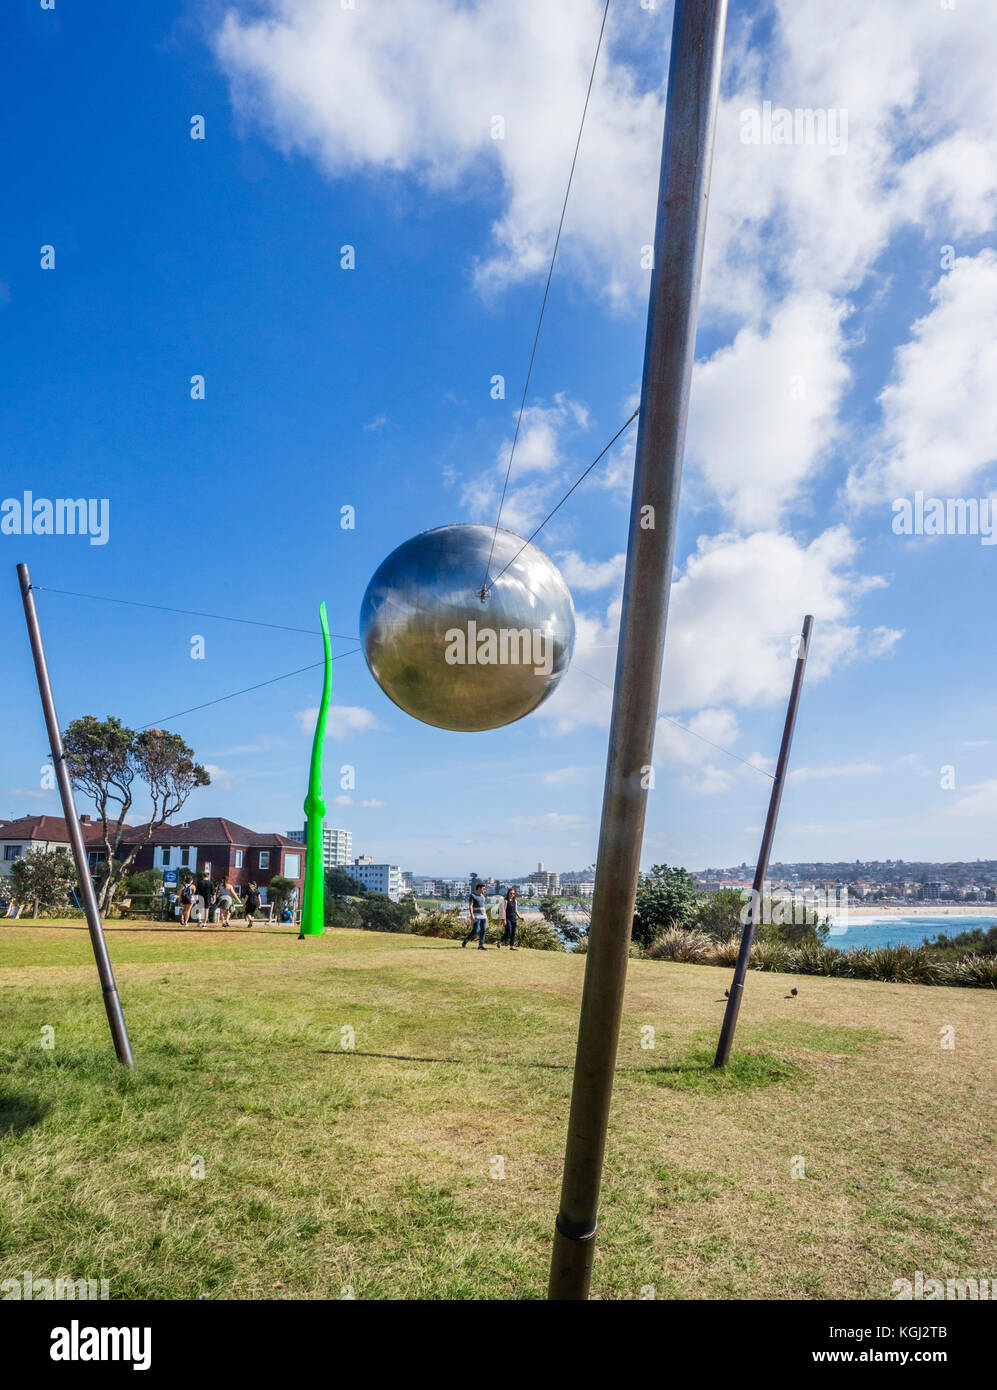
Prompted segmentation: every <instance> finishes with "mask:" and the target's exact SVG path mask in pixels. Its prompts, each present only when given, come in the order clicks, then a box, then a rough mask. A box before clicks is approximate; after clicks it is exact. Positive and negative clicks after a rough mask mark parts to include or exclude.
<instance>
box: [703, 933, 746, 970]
mask: <svg viewBox="0 0 997 1390" xmlns="http://www.w3.org/2000/svg"><path fill="white" fill-rule="evenodd" d="M740 949H741V938H740V936H728V937H726V938H725V939H724V940H723V941H714V943H713V950H712V951H711V952H710V963H711V965H736V964H737V955H738V952H739V951H740Z"/></svg>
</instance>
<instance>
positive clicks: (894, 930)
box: [827, 912, 997, 951]
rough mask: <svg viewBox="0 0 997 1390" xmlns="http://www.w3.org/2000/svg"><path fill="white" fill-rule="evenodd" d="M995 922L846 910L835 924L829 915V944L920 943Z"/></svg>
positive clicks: (848, 948)
mask: <svg viewBox="0 0 997 1390" xmlns="http://www.w3.org/2000/svg"><path fill="white" fill-rule="evenodd" d="M995 924H997V917H994V916H989V917H973V916H970V915H969V914H967V915H966V916H962V915H958V916H957V915H956V914H955V913H952V914H951V915H946V916H944V917H928V916H924V917H921V916H918V917H905V916H904V915H903V914H902V913H900V912H898V913H897V915H896V916H895V917H894V916H893V915H892V913H891V914H890V915H889V916H886V917H863V916H861V914H860V913H851V912H850V913H849V914H848V919H847V924H845V925H841V926H838V925H835V921H834V918H833V917H832V919H831V935H830V936H829V937H828V939H827V944H828V945H829V946H837V947H838V949H839V950H841V951H853V950H855V948H856V947H857V946H872V947H875V946H900V945H904V946H920V945H921V944H922V943H923V942H925V941H928V940H930V939H931V937H933V936H938V934H939V933H940V932H944V933H945V935H946V936H955V935H956V934H957V933H958V932H963V931H972V929H973V928H974V927H982V928H983V930H984V931H986V930H987V929H988V928H989V927H992V926H994V925H995Z"/></svg>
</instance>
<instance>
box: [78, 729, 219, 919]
mask: <svg viewBox="0 0 997 1390" xmlns="http://www.w3.org/2000/svg"><path fill="white" fill-rule="evenodd" d="M62 742H63V745H64V747H65V751H66V766H67V768H68V770H69V776H70V779H71V781H72V784H73V786H74V787H75V788H76V790H77V791H82V792H84V793H85V794H86V795H87V796H88V797H89V798H90V799H91V801H92V802H93V804H94V806H95V808H96V811H97V814H98V816H99V817H100V824H101V835H102V840H103V844H104V852H105V855H106V861H105V862H106V869H105V871H104V877H103V879H102V881H101V882H100V886H99V890H98V905H99V906H100V909H101V911H102V912H106V911H107V909H108V907H110V905H111V902H112V901H113V899H114V894H115V892H116V890H117V888H118V885H119V884H120V882H121V880H122V878H124V876H125V875H126V873H127V872H128V870H129V869H130V868H131V865H132V864H133V862H134V860H135V856H136V855H137V854H138V852H139V850H140V849H141V848H142V847H143V845H147V844H148V843H149V841H150V840H151V839H152V836H153V834H154V832H155V831H156V830H158V829H159V827H160V826H162V825H165V824H166V822H167V821H168V820H169V819H170V817H171V816H175V815H176V814H177V812H178V811H180V810H181V809H182V808H183V806H184V803H185V802H186V800H187V798H188V797H189V796H190V794H191V792H192V791H193V790H194V788H195V787H206V786H208V784H209V783H210V781H211V778H210V777H209V776H208V773H207V769H206V768H204V767H202V766H201V764H200V763H196V762H195V761H194V750H193V749H192V748H188V746H187V744H186V743H184V741H183V739H182V738H181V737H180V735H179V734H170V733H167V732H166V730H165V729H145V730H142V731H141V732H136V731H135V730H134V729H129V728H126V727H125V725H123V724H122V723H121V720H120V719H115V718H114V717H113V716H112V715H108V717H107V718H106V719H103V720H101V719H97V718H95V716H94V715H92V714H87V715H84V716H83V718H82V719H74V720H73V722H72V723H71V724H70V726H69V728H68V729H67V730H66V731H65V733H64V734H63V736H62ZM140 788H141V789H143V790H144V793H145V795H146V796H147V797H148V799H149V800H150V801H151V803H152V815H151V816H150V817H149V820H148V822H147V824H146V825H145V827H144V830H143V833H142V834H141V836H140V837H139V838H138V839H137V840H135V841H134V842H133V843H132V845H131V846H130V848H129V849H128V850H127V852H126V853H124V854H123V855H121V856H120V857H119V851H120V848H121V841H122V837H123V835H124V833H125V829H126V826H125V819H126V817H127V815H128V812H129V811H130V810H131V808H132V804H133V802H134V799H135V793H136V792H137V791H138V790H139V789H140Z"/></svg>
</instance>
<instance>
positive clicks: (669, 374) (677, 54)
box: [548, 0, 727, 1299]
mask: <svg viewBox="0 0 997 1390" xmlns="http://www.w3.org/2000/svg"><path fill="white" fill-rule="evenodd" d="M726 18H727V0H675V17H674V23H673V27H672V49H671V62H670V66H669V73H668V99H667V107H666V110H667V115H666V119H665V134H664V144H663V148H662V155H661V181H660V185H659V190H658V216H657V225H656V228H655V235H654V271H653V273H652V277H651V290H650V303H649V306H648V316H647V341H646V344H645V349H644V375H643V381H642V385H641V405H640V418H639V425H638V433H637V456H636V462H635V465H634V484H633V499H632V502H631V508H630V538H629V542H628V548H627V568H626V578H625V581H624V588H623V608H622V613H621V618H620V643H619V650H618V653H617V658H616V683H615V687H614V691H613V714H612V722H611V725H610V733H609V752H608V756H607V762H606V784H605V790H604V793H603V803H602V825H601V828H600V831H599V852H598V858H597V861H596V874H595V892H594V895H593V900H592V928H591V931H590V934H589V950H588V955H587V957H586V961H585V984H584V988H583V991H582V1005H581V1016H580V1019H579V1025H578V1047H577V1051H576V1054H575V1077H574V1087H573V1089H572V1095H571V1113H570V1117H569V1119H568V1139H567V1147H566V1152H565V1158H564V1178H563V1181H562V1186H561V1206H560V1211H559V1214H558V1217H557V1225H556V1230H555V1235H554V1250H553V1258H552V1261H551V1272H550V1287H549V1295H548V1296H549V1297H550V1298H552V1299H584V1298H587V1297H588V1289H589V1281H590V1278H591V1273H592V1260H593V1256H594V1254H595V1234H596V1226H597V1212H598V1203H599V1184H600V1181H601V1177H602V1161H603V1154H604V1151H605V1147H606V1129H607V1126H608V1123H609V1105H610V1098H611V1096H612V1089H613V1073H614V1070H615V1066H616V1050H617V1044H618V1041H619V1032H620V1016H621V1013H622V1009H623V989H624V984H625V982H626V973H627V960H628V957H629V952H630V933H631V929H632V926H633V909H634V899H635V896H636V890H637V872H638V869H639V867H640V852H641V842H642V839H643V833H644V813H645V809H646V803H647V786H648V774H649V772H650V767H651V756H652V752H653V748H654V728H655V721H656V719H657V713H658V689H659V685H660V682H661V659H662V654H663V650H664V640H665V620H666V617H667V613H668V595H669V589H670V584H671V572H672V563H673V558H674V553H675V530H676V521H677V513H678V498H679V483H680V479H681V474H682V451H683V447H684V444H685V426H686V416H687V413H688V405H689V381H690V377H691V375H692V362H693V351H694V348H695V342H696V311H697V307H698V301H699V278H700V270H701V267H702V259H703V239H704V235H705V231H706V208H707V202H708V198H709V187H710V166H711V162H712V155H713V132H714V127H715V125H716V113H717V102H718V96H719V88H720V64H721V56H722V52H723V37H724V28H725V24H726Z"/></svg>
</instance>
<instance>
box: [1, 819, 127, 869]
mask: <svg viewBox="0 0 997 1390" xmlns="http://www.w3.org/2000/svg"><path fill="white" fill-rule="evenodd" d="M80 828H81V829H82V831H83V843H84V844H85V845H86V846H87V854H88V857H89V859H90V867H91V869H95V868H96V867H97V864H98V863H99V861H100V860H101V859H103V858H104V845H103V837H102V835H101V830H100V821H93V820H91V818H90V817H89V816H80ZM29 849H41V850H51V849H64V850H65V851H66V853H67V854H69V853H70V852H71V847H70V844H69V831H68V829H67V828H66V822H65V819H64V818H63V817H62V816H21V817H20V818H19V819H18V820H0V878H6V877H8V876H9V874H10V871H11V869H12V868H13V866H14V863H15V862H16V861H17V860H18V859H20V858H21V857H22V856H23V855H25V854H27V852H28V850H29Z"/></svg>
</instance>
